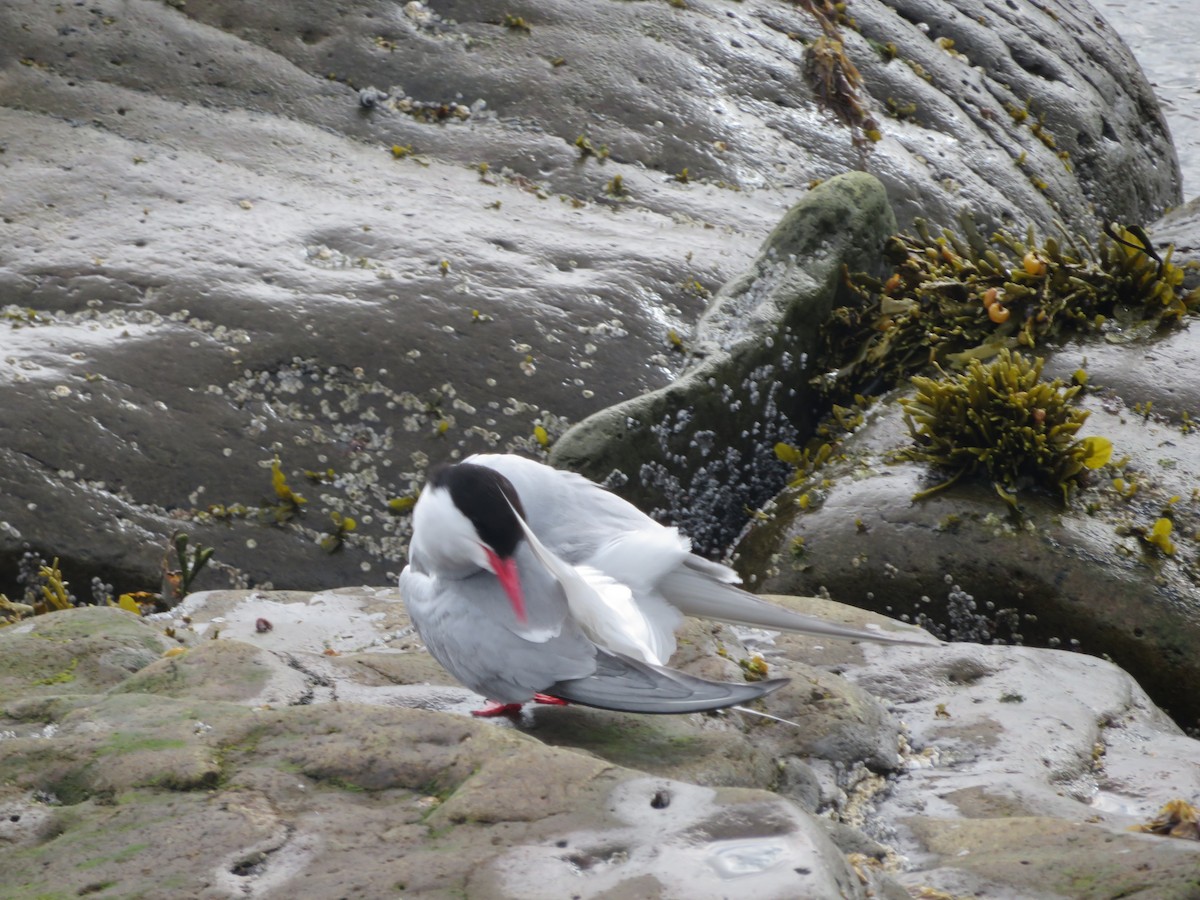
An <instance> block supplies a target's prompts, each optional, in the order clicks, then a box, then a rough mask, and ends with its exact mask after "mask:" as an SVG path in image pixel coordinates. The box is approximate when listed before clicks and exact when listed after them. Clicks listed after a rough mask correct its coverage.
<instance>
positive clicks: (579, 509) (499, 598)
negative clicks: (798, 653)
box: [400, 453, 911, 716]
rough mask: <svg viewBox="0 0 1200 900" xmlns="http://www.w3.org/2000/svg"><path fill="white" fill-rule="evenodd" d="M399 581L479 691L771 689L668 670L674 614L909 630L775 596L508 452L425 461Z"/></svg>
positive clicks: (855, 635) (626, 509)
mask: <svg viewBox="0 0 1200 900" xmlns="http://www.w3.org/2000/svg"><path fill="white" fill-rule="evenodd" d="M412 515H413V518H412V528H413V531H412V538H411V540H410V542H409V550H408V564H407V565H406V566H405V567H404V569H403V571H402V572H401V573H400V591H401V595H402V597H403V599H404V602H405V604H406V606H407V608H408V611H409V616H410V618H411V620H412V622H413V625H414V626H415V627H416V629H417V632H418V633H419V634H420V636H421V639H422V641H423V642H424V643H425V646H426V648H427V649H428V650H429V652H430V653H431V654H432V655H433V656H434V658H436V659H437V660H438V661H439V662H440V663H441V664H442V666H443V667H444V668H445V669H446V670H447V671H448V672H449V673H450V674H451V675H453V676H454V677H455V678H457V679H458V680H459V681H460V682H462V683H463V684H464V685H466V686H467V687H469V688H471V689H472V690H473V691H476V692H477V693H480V694H482V695H484V696H485V697H486V698H487V699H488V700H489V701H490V702H489V705H488V706H486V707H484V708H483V709H481V710H475V711H474V713H475V714H476V715H484V716H489V715H500V714H508V713H513V712H516V711H518V710H520V709H521V707H522V705H523V704H524V703H527V702H530V701H537V702H542V703H554V704H562V703H568V702H569V703H578V704H581V705H584V706H593V707H598V708H601V709H609V710H618V711H624V712H635V713H686V712H699V711H707V710H713V709H720V708H724V707H728V706H736V705H740V704H743V703H746V702H749V701H751V700H754V699H757V698H759V697H762V696H765V695H766V694H769V693H771V692H773V691H776V690H778V689H780V688H781V687H783V686H784V685H785V684H786V683H787V682H788V679H786V678H778V679H771V680H766V681H760V682H755V683H745V684H737V683H732V682H719V681H709V680H707V679H702V678H698V677H696V676H693V675H689V674H687V673H685V672H681V671H679V670H677V669H672V668H669V667H668V666H667V665H666V663H667V661H668V660H669V659H670V657H671V654H672V653H673V652H674V650H675V631H676V629H677V628H678V627H679V626H680V625H681V624H682V621H683V617H684V616H685V615H688V616H696V617H699V618H707V619H714V620H717V621H721V622H728V623H733V624H738V625H748V626H752V627H757V628H767V629H773V630H785V631H797V632H803V633H807V634H816V635H826V636H831V637H840V638H847V639H851V640H870V641H883V642H893V641H895V642H902V643H911V641H909V640H908V639H907V638H906V637H905V636H904V635H903V634H891V633H888V632H883V631H865V630H862V629H858V628H851V627H848V626H844V625H840V624H837V623H833V622H828V621H826V620H824V619H820V618H817V617H815V616H806V615H803V614H801V613H796V612H793V611H791V610H788V609H785V608H783V607H781V606H778V605H776V604H774V603H771V602H769V601H767V600H764V599H762V598H760V597H756V596H755V595H753V594H751V593H748V592H747V591H744V590H742V589H741V588H740V587H738V582H739V581H740V579H739V577H738V575H737V573H735V572H734V571H733V570H732V569H731V568H729V567H728V566H725V565H722V564H721V563H716V562H713V561H711V560H708V559H705V558H703V557H701V556H698V555H696V554H694V553H692V552H691V544H690V542H689V541H688V539H687V538H686V537H685V536H683V535H682V534H680V532H679V530H678V529H677V528H674V527H670V526H666V525H662V524H660V523H658V522H656V521H655V520H654V519H652V518H651V517H650V516H648V515H646V514H645V513H643V512H642V511H641V510H639V509H638V508H637V507H636V506H634V505H633V504H631V503H629V502H628V501H626V500H624V499H622V498H621V497H619V496H617V495H616V494H614V493H612V492H610V491H608V490H607V489H605V488H604V487H602V486H600V485H598V484H596V483H595V482H592V481H590V480H588V479H587V478H585V477H583V476H582V475H578V474H576V473H573V472H569V471H566V470H562V469H556V468H553V467H551V466H548V465H545V464H543V463H540V462H537V461H535V460H532V459H527V458H525V457H522V456H518V455H516V454H495V453H486V454H475V455H473V456H470V457H468V458H466V459H465V460H463V461H462V462H457V463H449V464H444V465H441V466H438V467H436V468H435V469H432V470H431V471H430V473H429V476H428V478H427V481H426V485H425V488H424V490H422V491H421V494H420V496H419V498H418V500H417V503H416V505H415V506H414V508H413V514H412Z"/></svg>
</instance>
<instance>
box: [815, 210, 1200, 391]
mask: <svg viewBox="0 0 1200 900" xmlns="http://www.w3.org/2000/svg"><path fill="white" fill-rule="evenodd" d="M1060 230H1061V229H1060ZM915 232H916V233H915V234H900V235H896V236H894V237H892V238H890V239H889V240H888V242H887V244H886V246H885V251H884V252H885V255H886V258H887V260H888V261H889V262H890V263H891V265H892V271H891V273H890V274H889V275H888V276H887V277H886V278H883V279H878V278H874V277H872V276H870V275H866V274H862V273H859V274H855V275H853V276H847V286H848V288H849V291H850V294H851V296H852V298H853V301H852V303H851V304H849V305H846V306H842V307H839V308H837V309H835V310H834V311H833V313H832V315H831V316H830V318H829V319H828V320H827V322H826V323H825V325H824V327H823V329H822V336H823V341H824V345H825V346H824V350H823V351H822V355H823V357H824V359H825V361H826V365H824V366H823V368H822V371H826V372H830V371H832V375H828V376H825V377H823V378H822V379H821V382H820V386H821V387H822V389H823V390H824V391H825V393H826V395H827V397H828V398H829V399H830V400H831V401H833V400H838V399H845V398H848V397H850V396H852V395H854V394H856V393H880V392H882V391H884V390H887V389H890V388H891V387H894V386H896V385H898V384H901V383H903V381H904V380H905V379H906V378H907V377H909V376H910V375H912V374H914V373H916V372H919V371H921V370H922V369H925V368H926V367H928V366H931V365H939V366H952V367H962V366H965V365H966V364H967V363H968V362H969V361H970V360H972V359H990V358H992V357H994V356H995V355H996V354H998V353H999V352H1000V351H1001V350H1003V349H1016V348H1019V347H1024V348H1030V349H1032V348H1034V347H1038V346H1042V345H1045V344H1047V343H1051V342H1056V341H1061V340H1063V339H1065V338H1067V337H1070V336H1072V335H1076V334H1099V335H1103V337H1104V338H1105V340H1108V341H1110V342H1115V343H1123V342H1126V341H1131V340H1136V339H1138V338H1141V337H1145V336H1148V335H1150V334H1152V333H1154V332H1155V331H1157V330H1158V329H1160V328H1162V327H1166V326H1169V325H1172V324H1175V323H1178V322H1179V321H1180V320H1181V319H1183V318H1184V317H1185V316H1187V315H1189V314H1191V313H1193V312H1195V311H1196V308H1197V306H1198V305H1200V289H1194V290H1190V291H1188V290H1185V289H1184V287H1183V280H1184V274H1185V272H1184V267H1182V266H1178V265H1176V264H1174V263H1173V262H1172V261H1171V259H1172V251H1173V248H1168V249H1167V250H1166V252H1165V253H1164V254H1163V255H1161V256H1160V255H1159V254H1158V252H1157V251H1156V250H1155V249H1154V247H1153V244H1152V243H1151V241H1150V238H1149V236H1148V235H1147V234H1146V233H1145V231H1144V230H1142V229H1141V228H1140V227H1138V226H1136V225H1130V226H1117V225H1110V226H1107V227H1106V228H1105V229H1104V232H1103V233H1102V234H1101V235H1100V237H1099V239H1098V241H1097V243H1096V244H1095V245H1093V244H1092V243H1090V242H1089V241H1087V240H1086V239H1084V238H1077V237H1072V236H1070V235H1068V234H1067V233H1066V232H1065V230H1061V234H1060V236H1059V237H1058V238H1055V237H1047V238H1045V239H1043V240H1039V239H1038V238H1037V237H1036V236H1035V234H1034V231H1033V228H1032V227H1030V228H1029V230H1028V232H1027V234H1026V236H1025V238H1024V239H1018V238H1016V237H1014V236H1013V235H1011V234H1009V233H1008V232H1005V231H998V232H996V233H995V234H993V235H992V236H991V237H990V238H986V239H985V238H984V237H983V236H982V235H980V234H979V233H978V232H977V231H976V230H975V228H974V225H973V224H972V223H971V222H970V221H966V222H964V225H963V234H962V235H961V236H960V235H958V234H955V233H954V232H952V231H950V230H949V229H943V230H942V231H941V232H940V233H939V234H935V233H933V232H932V231H931V230H930V229H929V227H928V226H927V224H926V223H925V222H924V221H923V220H920V219H918V220H917V221H916V223H915Z"/></svg>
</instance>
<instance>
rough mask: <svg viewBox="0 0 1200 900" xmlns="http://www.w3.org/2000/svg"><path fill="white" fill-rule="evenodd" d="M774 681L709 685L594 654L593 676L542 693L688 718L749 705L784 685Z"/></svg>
mask: <svg viewBox="0 0 1200 900" xmlns="http://www.w3.org/2000/svg"><path fill="white" fill-rule="evenodd" d="M788 681H789V679H787V678H775V679H772V680H770V681H759V682H755V683H753V684H736V683H734V682H727V681H708V680H706V679H704V678H697V677H695V676H694V675H688V674H687V673H685V672H680V671H677V670H675V669H668V668H665V667H663V666H655V665H652V664H650V663H645V662H642V661H640V660H636V659H633V658H631V657H628V656H623V655H621V654H618V653H609V652H608V651H607V650H603V649H599V648H597V654H596V671H595V672H594V673H592V674H591V675H588V676H587V677H585V678H572V679H569V680H567V681H560V682H558V683H557V684H553V685H551V686H550V687H548V688H546V689H545V690H544V691H543V692H542V693H545V694H549V695H550V696H552V697H559V698H561V699H563V700H569V701H571V702H572V703H579V704H582V705H583V706H594V707H597V708H598V709H613V710H618V711H621V712H635V713H689V712H704V711H705V710H711V709H723V708H724V707H727V706H736V705H738V704H741V703H749V702H750V701H751V700H757V699H758V698H759V697H762V696H764V695H766V694H769V693H771V692H772V691H776V690H778V689H779V688H781V687H783V686H784V685H785V684H787V683H788Z"/></svg>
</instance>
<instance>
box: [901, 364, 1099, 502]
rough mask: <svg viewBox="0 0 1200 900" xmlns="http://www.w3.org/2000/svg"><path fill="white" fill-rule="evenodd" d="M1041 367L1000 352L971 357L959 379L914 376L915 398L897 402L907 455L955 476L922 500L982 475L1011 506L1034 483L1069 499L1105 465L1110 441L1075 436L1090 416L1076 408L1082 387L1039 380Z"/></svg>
mask: <svg viewBox="0 0 1200 900" xmlns="http://www.w3.org/2000/svg"><path fill="white" fill-rule="evenodd" d="M1042 362H1043V361H1042V360H1041V359H1035V360H1033V361H1030V360H1029V359H1027V358H1025V357H1024V356H1022V355H1021V354H1019V353H1012V352H1010V351H1008V350H1001V351H1000V354H999V355H998V357H997V358H996V359H995V360H993V361H992V362H991V363H988V364H984V363H982V362H980V361H979V360H978V359H972V360H971V362H970V364H969V365H968V367H967V370H966V371H965V372H962V373H961V374H957V375H952V374H947V373H946V372H944V371H941V373H940V374H941V377H939V378H926V377H923V376H916V377H914V378H913V384H914V385H915V386H916V388H917V394H916V396H915V397H913V398H911V399H902V400H901V401H900V403H901V404H902V405H903V407H904V410H905V421H906V422H907V424H908V428H909V431H910V432H911V433H912V435H913V437H914V438H915V439H916V442H917V444H916V446H915V447H913V448H912V449H910V450H908V451H907V453H906V455H907V456H908V457H909V458H910V459H915V460H921V461H924V462H929V463H932V464H933V465H935V466H937V467H938V468H941V469H944V470H946V471H947V472H949V473H950V478H949V479H948V480H947V481H944V482H942V483H941V484H939V485H937V486H936V487H934V488H931V489H930V490H928V491H924V492H922V493H921V494H919V495H918V497H922V496H927V495H929V494H930V493H933V492H934V491H937V490H940V489H941V488H943V487H946V486H948V485H950V484H952V483H954V482H955V481H957V480H958V478H959V477H961V476H962V475H965V474H971V473H975V472H982V473H984V474H986V476H987V477H988V478H989V479H990V480H991V481H992V483H993V484H994V485H995V486H996V488H997V491H998V492H999V493H1000V495H1001V496H1002V497H1004V498H1005V499H1006V500H1009V501H1010V502H1013V500H1012V495H1013V494H1014V493H1015V492H1016V491H1017V490H1018V489H1020V488H1022V487H1025V486H1026V485H1030V484H1035V485H1040V486H1042V487H1046V488H1051V489H1057V490H1060V491H1062V493H1063V498H1064V499H1066V498H1067V497H1068V496H1069V495H1070V491H1071V489H1072V488H1073V487H1074V486H1075V485H1076V484H1077V482H1078V480H1079V478H1080V476H1081V475H1082V473H1083V472H1084V470H1085V469H1095V468H1099V467H1100V466H1103V465H1104V464H1106V463H1107V462H1108V460H1109V458H1110V457H1111V455H1112V444H1111V443H1109V442H1108V441H1107V440H1105V439H1104V438H1085V439H1083V440H1079V439H1077V438H1076V437H1075V434H1076V432H1077V431H1078V430H1079V428H1080V426H1081V425H1082V424H1083V423H1084V420H1086V419H1087V416H1088V413H1087V411H1086V410H1082V409H1080V408H1078V407H1076V406H1074V405H1073V404H1072V403H1071V401H1072V399H1073V398H1074V397H1075V395H1076V394H1077V393H1078V392H1079V390H1080V389H1079V387H1078V386H1075V387H1065V386H1064V385H1063V384H1062V382H1060V381H1058V380H1057V379H1056V380H1054V381H1051V382H1045V381H1042V380H1041V374H1042Z"/></svg>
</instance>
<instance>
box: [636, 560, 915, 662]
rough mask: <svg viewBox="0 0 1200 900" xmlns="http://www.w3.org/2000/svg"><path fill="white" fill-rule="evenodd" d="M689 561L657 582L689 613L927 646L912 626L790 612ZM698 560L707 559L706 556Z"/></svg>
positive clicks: (756, 625) (779, 628)
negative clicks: (873, 627) (896, 628)
mask: <svg viewBox="0 0 1200 900" xmlns="http://www.w3.org/2000/svg"><path fill="white" fill-rule="evenodd" d="M691 562H692V561H691V560H690V559H689V560H688V562H687V563H685V565H683V566H681V567H680V568H678V569H676V570H675V571H674V572H671V573H670V574H669V575H667V576H666V577H665V578H664V579H663V580H662V581H661V582H659V585H658V589H659V591H660V592H661V593H662V595H663V596H664V597H666V598H667V600H668V601H669V602H670V603H671V604H672V605H673V606H675V607H676V608H678V609H679V610H680V611H681V612H683V613H684V614H685V615H688V616H695V617H697V618H700V619H715V620H716V621H718V622H729V623H732V624H734V625H748V626H750V627H751V628H770V629H773V630H776V631H798V632H801V633H802V634H815V635H824V636H828V637H836V638H845V639H847V640H852V641H875V642H878V643H885V644H920V645H924V646H928V645H929V643H930V642H931V640H932V639H931V638H930V637H929V636H928V635H926V634H925V633H924V632H922V631H918V630H915V629H914V630H913V631H912V632H910V633H904V632H888V631H882V630H881V631H867V630H866V629H863V628H852V627H851V626H849V625H839V624H838V623H836V622H828V621H826V620H825V619H819V618H817V617H816V616H806V615H804V614H803V613H798V612H793V611H792V610H790V609H784V608H783V607H782V606H779V605H777V604H775V603H771V602H769V601H767V600H764V599H763V598H761V597H756V596H754V594H750V593H747V592H746V591H743V590H742V589H741V588H739V587H737V586H736V585H734V584H729V583H728V582H721V581H714V580H713V578H712V577H711V575H710V573H709V572H707V571H705V570H703V568H702V567H701V566H699V565H697V566H694V567H693V566H692V564H691ZM698 562H700V563H707V560H698ZM709 565H712V564H711V563H709Z"/></svg>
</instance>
